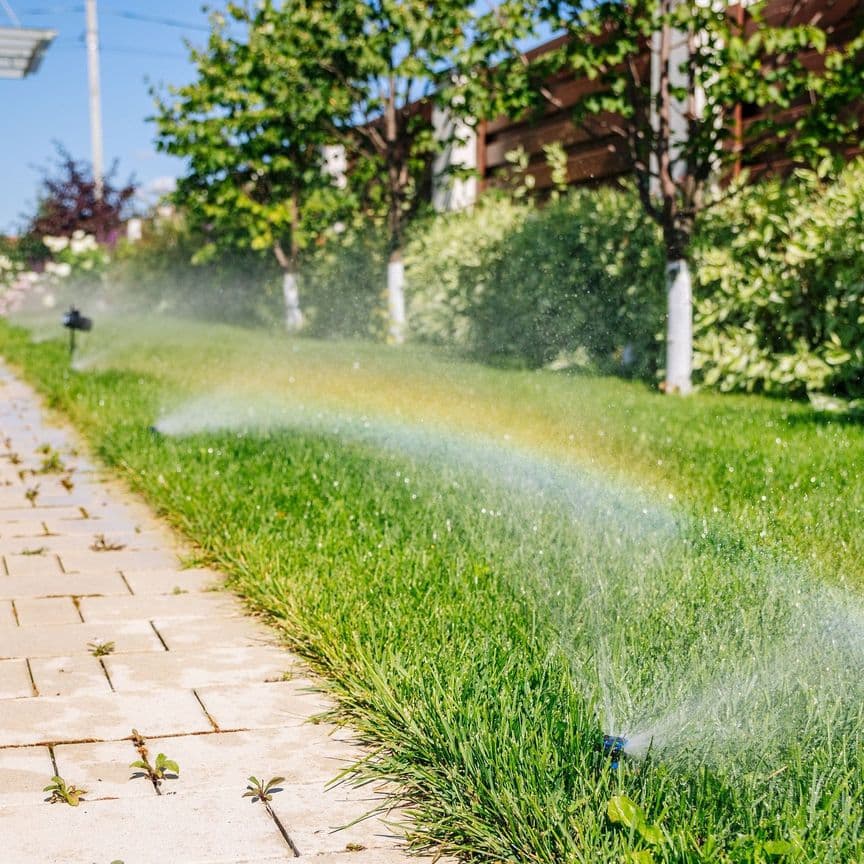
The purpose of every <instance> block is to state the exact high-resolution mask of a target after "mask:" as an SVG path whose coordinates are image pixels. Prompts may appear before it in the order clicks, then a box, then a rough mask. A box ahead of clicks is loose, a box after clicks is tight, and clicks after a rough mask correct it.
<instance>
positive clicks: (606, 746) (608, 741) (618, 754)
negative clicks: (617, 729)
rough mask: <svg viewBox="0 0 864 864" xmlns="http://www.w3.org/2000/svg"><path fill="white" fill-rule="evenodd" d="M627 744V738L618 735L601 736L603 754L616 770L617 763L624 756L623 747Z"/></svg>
mask: <svg viewBox="0 0 864 864" xmlns="http://www.w3.org/2000/svg"><path fill="white" fill-rule="evenodd" d="M626 746H627V739H626V738H622V737H621V736H620V735H604V736H603V755H604V756H606V757H607V758H608V759H609V761H610V762H611V764H612V768H613V769H614V770H616V771H617V770H618V763H619V762H620V761H621V759H622V758H623V757H624V748H625V747H626Z"/></svg>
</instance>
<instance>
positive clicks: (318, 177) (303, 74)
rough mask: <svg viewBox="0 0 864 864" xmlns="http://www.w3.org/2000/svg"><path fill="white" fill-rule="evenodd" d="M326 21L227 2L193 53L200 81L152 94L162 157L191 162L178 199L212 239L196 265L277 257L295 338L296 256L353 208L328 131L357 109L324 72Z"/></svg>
mask: <svg viewBox="0 0 864 864" xmlns="http://www.w3.org/2000/svg"><path fill="white" fill-rule="evenodd" d="M324 13H325V10H323V9H321V8H319V7H316V5H315V4H314V3H304V2H302V0H301V2H292V3H291V4H290V6H288V5H286V6H282V7H278V6H276V5H275V4H274V3H273V2H272V0H264V2H261V3H259V4H256V5H255V6H254V7H253V8H247V7H246V6H242V5H240V4H236V3H229V4H228V6H227V8H226V10H225V13H224V14H214V15H213V16H212V17H211V22H212V30H211V33H210V37H209V40H208V43H207V46H206V48H205V49H203V50H200V51H198V50H192V51H191V57H192V61H193V63H194V65H195V70H196V78H195V80H194V81H193V82H192V83H190V84H188V85H185V86H182V87H173V88H171V89H170V91H169V96H168V97H160V96H158V95H157V114H156V117H155V118H154V119H155V121H156V124H157V128H158V139H157V146H158V147H159V149H161V150H163V151H165V152H168V153H171V154H174V155H177V156H182V157H184V158H185V159H186V160H187V165H188V168H187V171H186V173H185V175H184V176H183V177H182V178H181V179H180V180H179V181H178V185H177V191H176V193H175V195H174V200H175V201H176V202H177V203H178V204H179V205H181V206H183V207H184V208H185V209H186V210H187V212H188V215H189V218H190V220H191V222H192V224H193V225H194V226H195V227H198V228H200V229H202V230H203V231H204V232H205V234H206V236H207V237H208V238H209V241H210V242H209V243H208V244H207V245H206V246H205V248H204V249H203V250H201V252H200V253H199V255H198V257H199V258H200V259H205V258H206V257H207V256H209V255H212V254H214V253H215V252H216V251H217V250H218V249H220V248H222V249H236V248H247V249H253V250H267V251H269V252H270V253H272V255H273V256H274V258H275V259H276V261H277V262H278V265H279V267H280V268H281V270H282V273H283V279H282V284H283V294H284V299H285V323H286V327H287V328H288V329H289V330H292V331H294V330H297V329H299V328H300V327H301V326H302V323H303V315H302V311H301V308H300V299H299V289H298V269H299V257H300V252H301V250H302V249H303V248H304V247H305V246H306V245H307V244H308V243H309V242H310V241H311V240H313V239H314V238H315V237H317V236H318V235H319V234H320V232H321V231H322V230H323V229H324V228H325V227H327V226H328V225H329V224H330V223H331V222H332V221H334V220H335V219H337V218H338V214H339V209H340V207H344V206H346V204H347V203H348V202H347V197H346V195H345V194H344V193H338V194H337V190H336V188H335V184H334V178H333V177H332V176H331V175H330V174H328V173H327V171H326V170H325V146H326V145H327V144H328V143H330V142H329V137H328V136H329V129H330V128H331V127H332V125H333V124H334V122H337V121H338V120H339V119H340V118H342V119H345V118H347V117H348V116H349V115H350V113H351V103H350V101H349V100H348V98H347V94H346V92H345V90H344V89H343V88H341V86H340V85H339V84H338V82H337V81H336V79H335V78H334V77H333V76H332V75H329V74H324V73H323V71H322V67H321V64H320V63H319V56H320V51H319V46H322V45H327V44H328V42H329V40H330V36H329V32H328V24H329V19H328V18H327V17H326V15H325V14H324ZM238 31H239V35H234V34H235V33H237V32H238Z"/></svg>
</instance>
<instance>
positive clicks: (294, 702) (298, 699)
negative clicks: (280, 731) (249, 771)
mask: <svg viewBox="0 0 864 864" xmlns="http://www.w3.org/2000/svg"><path fill="white" fill-rule="evenodd" d="M313 687H314V685H313V684H312V682H311V681H308V680H304V679H298V680H291V681H284V682H272V683H267V684H242V685H236V686H232V687H199V688H198V689H197V690H196V692H197V693H198V696H199V698H200V699H201V701H202V702H203V703H204V706H205V707H206V709H207V713H208V714H210V716H211V717H212V718H213V719H214V720H215V721H216V723H217V724H218V726H219V727H220V728H221V729H269V728H271V727H280V726H302V725H303V724H305V723H308V722H309V721H310V720H312V719H313V718H315V717H317V716H318V715H319V714H322V713H323V712H325V711H327V709H328V708H329V707H330V703H329V702H328V701H327V700H326V699H324V698H323V697H322V695H321V694H320V693H316V692H314V691H313V689H312V688H313Z"/></svg>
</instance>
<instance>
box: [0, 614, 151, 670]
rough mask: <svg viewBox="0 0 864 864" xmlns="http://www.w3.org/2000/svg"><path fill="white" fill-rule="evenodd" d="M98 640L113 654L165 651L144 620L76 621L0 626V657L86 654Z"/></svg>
mask: <svg viewBox="0 0 864 864" xmlns="http://www.w3.org/2000/svg"><path fill="white" fill-rule="evenodd" d="M70 602H71V601H70ZM100 642H101V643H109V642H113V643H114V648H113V653H116V654H122V653H124V652H127V651H164V650H165V649H164V647H163V645H162V643H161V642H160V641H159V637H158V636H157V635H156V633H155V632H154V630H153V628H152V627H151V626H150V623H149V622H148V621H134V620H133V621H116V622H114V623H113V624H112V625H111V627H106V626H105V624H103V623H99V622H96V623H92V624H85V623H83V622H81V621H78V622H76V623H74V624H49V625H47V626H41V627H33V626H31V627H16V628H11V627H3V628H2V629H0V659H6V658H9V657H57V656H66V655H68V654H90V653H91V652H92V650H93V649H92V648H91V647H90V646H91V645H93V644H99V643H100Z"/></svg>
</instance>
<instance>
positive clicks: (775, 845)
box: [762, 840, 795, 858]
mask: <svg viewBox="0 0 864 864" xmlns="http://www.w3.org/2000/svg"><path fill="white" fill-rule="evenodd" d="M762 851H763V852H764V853H765V854H766V855H768V856H769V857H771V858H784V857H785V856H786V855H792V854H794V852H795V846H794V845H793V844H792V843H790V842H789V841H788V840H765V841H763V842H762Z"/></svg>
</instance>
